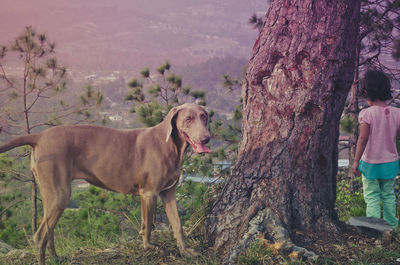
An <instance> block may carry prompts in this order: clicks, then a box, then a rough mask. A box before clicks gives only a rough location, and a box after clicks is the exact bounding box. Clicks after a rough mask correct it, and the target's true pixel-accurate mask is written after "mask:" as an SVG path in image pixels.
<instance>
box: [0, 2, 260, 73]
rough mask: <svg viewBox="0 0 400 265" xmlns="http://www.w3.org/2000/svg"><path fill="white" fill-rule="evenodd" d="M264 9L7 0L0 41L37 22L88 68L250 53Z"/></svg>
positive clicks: (65, 54)
mask: <svg viewBox="0 0 400 265" xmlns="http://www.w3.org/2000/svg"><path fill="white" fill-rule="evenodd" d="M266 11H267V1H265V0H255V1H251V2H245V1H240V0H224V1H222V0H204V1H194V0H171V1H162V0H148V1H143V0H133V1H132V0H121V1H111V0H88V1H79V0H71V1H52V0H38V1H23V0H3V1H2V8H1V9H0V24H1V25H2V27H1V28H0V44H6V43H8V42H10V41H11V40H12V39H13V38H15V36H16V35H17V34H18V33H20V32H21V31H22V30H23V28H24V27H25V26H27V25H33V26H34V27H35V28H36V29H37V30H38V31H39V32H46V33H47V34H48V37H49V38H50V39H51V40H52V41H55V42H56V44H57V48H56V50H57V54H58V56H59V57H60V59H61V61H62V62H63V63H64V64H66V65H68V66H69V67H70V68H73V69H80V70H88V71H94V70H123V69H135V68H137V67H141V66H143V65H150V66H152V65H155V64H159V63H160V62H161V61H163V60H165V59H170V60H171V61H172V63H173V64H177V65H187V64H194V63H199V62H204V61H206V60H207V59H210V58H213V57H224V56H227V55H232V56H234V57H237V58H245V59H248V58H249V56H250V51H251V47H252V45H253V43H254V41H255V38H256V35H257V32H256V31H255V30H253V29H252V28H251V26H249V25H248V19H249V17H250V16H251V15H252V14H253V13H254V12H258V13H265V12H266Z"/></svg>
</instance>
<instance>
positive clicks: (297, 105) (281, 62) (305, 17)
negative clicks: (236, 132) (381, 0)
mask: <svg viewBox="0 0 400 265" xmlns="http://www.w3.org/2000/svg"><path fill="white" fill-rule="evenodd" d="M359 11H360V0H354V1H350V0H338V1H330V0H319V1H313V0H274V1H273V2H272V4H271V7H270V9H269V11H268V13H267V16H266V19H265V22H264V25H263V29H262V30H261V32H260V35H259V37H258V39H257V41H256V43H255V45H254V48H253V53H252V58H251V60H250V63H249V66H248V69H247V73H246V76H245V78H244V84H243V88H242V97H243V124H242V132H243V138H242V141H241V144H240V148H239V154H238V160H237V163H236V165H235V168H234V170H233V173H232V176H231V178H230V179H229V180H228V181H227V184H226V185H225V187H224V190H223V192H222V194H221V197H220V198H219V199H218V200H217V202H216V203H215V204H214V206H213V208H212V211H211V214H210V217H209V219H208V220H207V222H206V226H207V231H208V236H209V240H210V243H211V244H212V245H213V246H214V247H215V249H216V251H217V253H219V254H220V256H221V257H224V261H225V263H228V264H229V263H234V261H235V258H236V257H237V255H238V253H239V252H240V251H241V250H242V249H243V248H245V247H246V246H247V245H248V244H249V242H251V240H252V239H253V238H254V237H255V236H257V235H258V234H260V233H263V234H265V236H267V237H268V238H270V239H273V240H275V241H279V240H281V241H286V242H287V243H288V242H289V241H290V240H288V238H289V235H290V233H291V232H293V231H295V230H298V229H301V230H303V229H317V230H328V231H335V232H337V231H339V230H338V229H339V226H338V217H337V214H336V212H335V210H334V202H335V198H336V173H337V160H338V154H337V151H338V136H339V120H340V116H341V113H342V111H343V108H344V103H345V100H346V97H347V94H348V92H349V89H350V86H351V84H352V81H353V73H354V65H355V48H356V35H357V27H358V25H357V23H355V21H358V17H359ZM288 244H289V243H288ZM291 246H293V245H291Z"/></svg>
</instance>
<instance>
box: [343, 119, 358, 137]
mask: <svg viewBox="0 0 400 265" xmlns="http://www.w3.org/2000/svg"><path fill="white" fill-rule="evenodd" d="M340 128H341V129H342V130H343V131H344V132H347V133H353V132H354V130H355V129H356V128H357V121H354V120H352V118H351V116H350V115H344V116H343V117H342V118H341V119H340Z"/></svg>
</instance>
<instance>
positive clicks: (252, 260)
mask: <svg viewBox="0 0 400 265" xmlns="http://www.w3.org/2000/svg"><path fill="white" fill-rule="evenodd" d="M271 256H273V251H272V249H271V248H268V247H266V246H265V244H264V243H263V242H262V241H261V240H256V241H255V242H253V243H251V244H250V246H249V247H248V248H247V249H246V250H245V251H244V253H242V254H241V255H240V256H239V258H238V261H239V262H238V263H239V264H243V265H258V264H273V263H274V262H273V260H271Z"/></svg>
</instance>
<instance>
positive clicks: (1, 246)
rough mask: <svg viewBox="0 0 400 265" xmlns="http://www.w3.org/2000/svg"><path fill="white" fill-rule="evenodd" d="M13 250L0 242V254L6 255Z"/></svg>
mask: <svg viewBox="0 0 400 265" xmlns="http://www.w3.org/2000/svg"><path fill="white" fill-rule="evenodd" d="M14 249H15V248H14V247H12V246H10V245H8V244H6V243H4V242H3V241H0V254H6V253H8V252H10V251H11V250H14Z"/></svg>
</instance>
